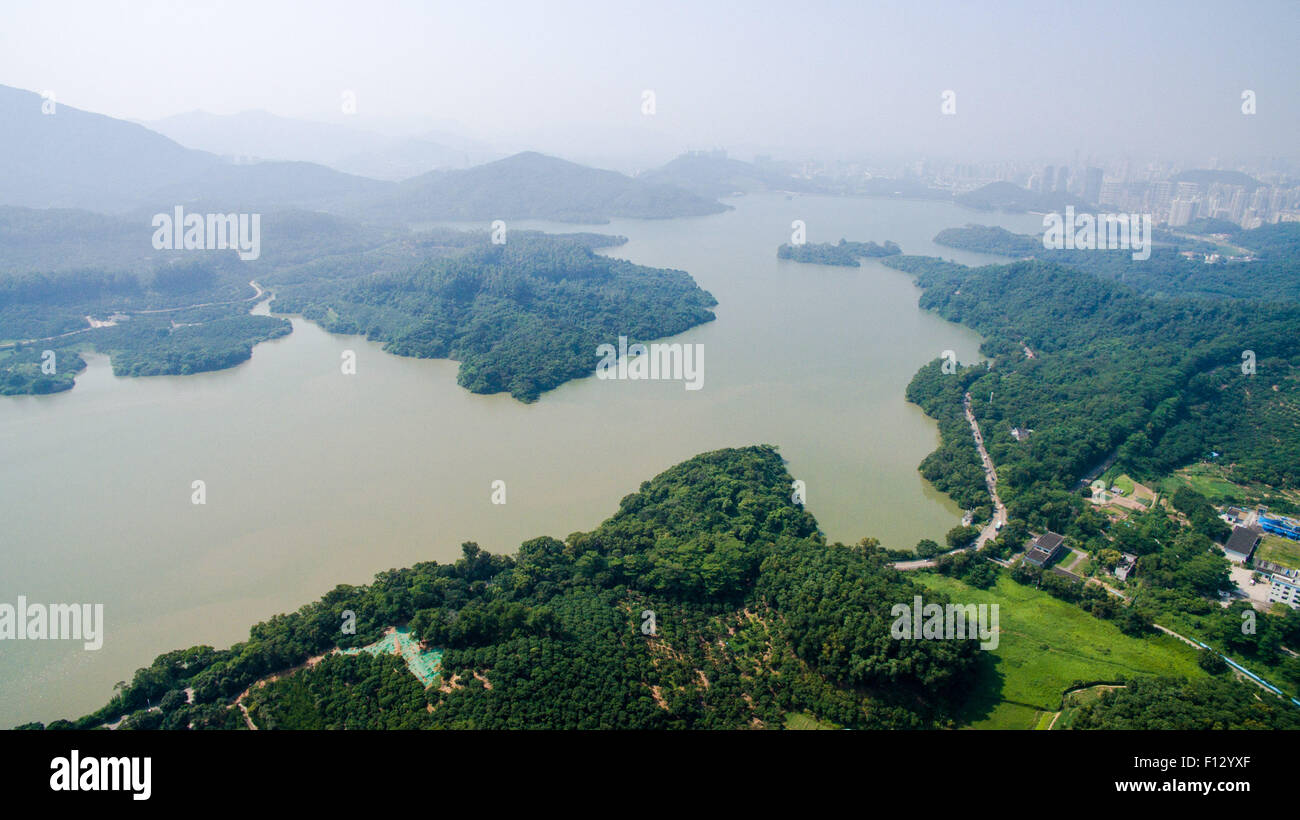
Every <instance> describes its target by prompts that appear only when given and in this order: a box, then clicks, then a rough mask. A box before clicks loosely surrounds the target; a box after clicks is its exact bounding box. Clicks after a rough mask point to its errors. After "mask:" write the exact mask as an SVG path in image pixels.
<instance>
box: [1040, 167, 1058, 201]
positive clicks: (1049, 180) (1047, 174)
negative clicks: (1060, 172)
mask: <svg viewBox="0 0 1300 820" xmlns="http://www.w3.org/2000/svg"><path fill="white" fill-rule="evenodd" d="M1055 187H1056V167H1055V166H1052V165H1049V166H1047V167H1046V168H1044V169H1043V178H1042V180H1040V187H1039V189H1038V192H1039V193H1040V194H1045V193H1050V192H1051V191H1052V189H1054V188H1055Z"/></svg>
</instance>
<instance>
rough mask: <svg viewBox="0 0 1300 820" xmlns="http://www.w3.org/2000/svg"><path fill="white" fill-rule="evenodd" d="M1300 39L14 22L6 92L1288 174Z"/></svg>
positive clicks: (1021, 5)
mask: <svg viewBox="0 0 1300 820" xmlns="http://www.w3.org/2000/svg"><path fill="white" fill-rule="evenodd" d="M1297 35H1300V3H1297V2H1245V3H1240V4H1225V3H1222V2H1214V3H1210V2H1184V3H1155V2H1131V1H1130V2H1089V3H1069V4H1066V3H1042V2H1035V3H1029V2H935V3H924V2H916V1H915V0H914V1H913V2H900V3H873V2H840V3H826V2H812V3H808V2H788V3H774V2H753V3H725V4H724V3H709V2H704V0H695V1H694V2H681V3H678V2H669V1H668V0H656V2H649V3H630V2H609V3H578V2H550V1H549V0H548V2H545V3H515V2H491V3H486V4H479V3H466V2H456V3H440V2H414V1H412V2H400V1H398V0H393V1H392V2H384V1H383V0H370V1H369V2H355V0H349V2H336V1H335V0H317V1H316V2H303V3H297V2H275V1H274V0H261V1H260V2H217V0H193V1H191V2H126V1H125V0H123V1H121V2H90V1H89V0H87V1H85V2H62V1H60V0H6V1H5V3H4V5H3V8H2V9H0V83H3V84H6V85H13V86H18V87H21V88H27V89H31V90H35V91H42V90H45V89H51V90H54V91H55V92H56V94H57V97H58V99H59V100H60V101H61V102H64V103H66V104H69V105H74V106H77V107H80V108H86V109H89V110H92V111H98V112H102V113H106V114H111V115H114V116H120V117H127V118H133V119H154V118H158V117H162V116H166V115H169V114H174V113H179V112H183V111H189V110H194V109H204V110H208V111H213V112H217V113H234V112H237V111H241V110H247V109H253V108H260V109H265V110H268V111H271V112H274V113H277V114H282V115H286V116H295V117H302V118H309V119H326V120H338V119H341V114H340V110H339V109H340V96H341V93H342V91H343V90H345V89H347V90H353V91H355V92H356V94H357V103H358V114H357V116H356V117H355V118H352V120H351V121H352V122H354V123H355V124H357V125H362V126H369V127H372V128H375V129H377V130H393V129H394V128H395V127H396V126H397V125H399V124H408V125H410V126H411V127H416V126H426V127H428V126H437V125H440V124H445V123H446V122H447V121H454V122H457V123H460V124H461V126H462V130H464V131H466V132H469V133H471V134H474V135H478V136H483V137H488V138H491V139H494V140H502V139H506V140H513V141H516V142H528V141H530V140H533V141H538V142H550V143H555V144H561V145H562V144H572V145H574V146H575V147H576V146H580V145H586V144H587V143H604V144H606V145H608V144H609V143H611V142H618V141H619V140H622V139H626V140H627V141H628V145H632V144H634V143H636V142H637V140H638V139H640V136H639V134H642V133H643V134H644V135H645V137H646V139H647V140H652V139H653V140H668V141H671V142H676V143H680V144H681V145H682V146H683V147H688V146H689V147H710V146H714V145H720V146H729V147H732V148H733V149H734V148H736V147H742V148H743V147H746V146H748V147H752V148H754V149H755V150H759V149H770V150H774V151H777V152H780V153H784V154H788V155H797V154H800V153H814V152H821V153H823V154H824V153H828V152H833V153H838V154H842V155H856V154H864V153H866V154H885V155H888V154H896V155H907V154H921V153H925V154H931V155H941V156H953V157H969V158H972V159H983V158H998V157H1008V158H1012V157H1026V158H1027V157H1038V156H1052V155H1055V156H1062V157H1064V156H1072V155H1073V154H1074V152H1075V151H1076V150H1077V151H1079V152H1081V154H1082V155H1084V156H1087V155H1089V154H1099V155H1107V156H1116V155H1123V154H1141V155H1153V154H1154V155H1161V156H1166V157H1168V158H1170V159H1178V158H1184V157H1193V158H1194V157H1208V156H1220V157H1246V156H1279V155H1285V156H1288V157H1290V158H1291V159H1293V160H1294V159H1295V158H1296V155H1297V139H1296V137H1297V134H1300V94H1297V93H1296V92H1297V89H1296V83H1297V79H1296V78H1297V69H1296V60H1295V44H1296V42H1297ZM644 89H653V90H654V91H655V92H656V97H657V99H656V102H657V112H656V114H655V116H654V117H653V118H647V117H644V116H643V115H642V114H641V111H640V103H641V93H642V91H643V90H644ZM945 89H952V90H954V91H955V92H956V94H957V114H956V116H953V117H944V116H942V115H941V114H940V93H941V92H942V91H943V90H945ZM1243 89H1252V90H1254V91H1255V92H1256V94H1257V105H1258V113H1257V114H1256V115H1255V116H1254V117H1247V116H1244V115H1242V114H1241V111H1240V106H1241V102H1240V95H1241V92H1242V90H1243ZM620 135H622V136H620Z"/></svg>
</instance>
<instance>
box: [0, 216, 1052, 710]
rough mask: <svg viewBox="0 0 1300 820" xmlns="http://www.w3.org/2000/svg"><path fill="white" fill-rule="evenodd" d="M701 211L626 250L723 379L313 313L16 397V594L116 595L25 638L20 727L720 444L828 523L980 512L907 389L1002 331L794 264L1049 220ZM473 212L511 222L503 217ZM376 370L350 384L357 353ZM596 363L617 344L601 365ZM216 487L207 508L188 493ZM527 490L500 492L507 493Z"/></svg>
mask: <svg viewBox="0 0 1300 820" xmlns="http://www.w3.org/2000/svg"><path fill="white" fill-rule="evenodd" d="M728 202H729V204H731V205H732V206H734V209H733V210H731V211H728V212H726V213H722V214H716V215H712V216H707V217H701V218H694V219H674V220H615V221H614V222H612V223H611V224H609V225H603V226H598V227H595V228H590V227H578V226H572V225H557V224H552V223H511V224H510V226H509V228H510V230H519V229H524V228H539V229H544V230H548V231H557V232H566V231H576V230H595V231H599V232H606V233H614V234H621V235H623V236H627V237H628V238H629V240H630V241H629V242H628V243H627V244H626V245H623V246H621V247H616V248H611V249H608V250H606V251H604V252H605V253H607V254H609V255H612V256H617V257H620V258H625V259H629V260H631V261H633V262H636V263H639V264H644V265H651V266H655V267H670V268H678V269H681V270H685V271H687V272H689V273H690V274H691V275H692V276H693V277H694V278H695V280H696V281H697V282H698V283H699V284H700V286H701V287H703V288H705V289H706V290H708V291H710V292H711V293H712V294H713V295H714V296H715V297H716V298H717V299H718V302H719V304H718V307H717V308H716V313H717V320H716V321H714V322H710V323H708V324H706V325H702V326H700V327H697V328H694V329H692V330H690V331H688V332H686V333H683V334H681V335H680V336H677V337H674V338H672V339H670V340H662V341H673V342H683V343H692V344H698V345H702V349H703V351H704V371H703V385H702V388H701V389H699V390H686V389H684V386H683V383H682V382H681V381H673V380H663V381H619V380H599V379H596V378H587V379H582V380H579V381H575V382H570V383H568V384H565V385H563V386H562V387H560V388H559V389H557V390H554V391H552V392H550V393H546V394H544V395H543V396H542V398H541V399H540V400H539V401H538V402H536V403H534V404H531V405H526V404H522V403H520V402H518V401H516V400H514V399H512V398H510V397H509V396H508V395H506V394H500V395H495V396H480V395H474V394H471V393H469V392H467V391H465V390H464V389H463V388H461V387H459V386H457V384H456V369H457V364H456V363H455V362H451V361H445V360H443V361H440V360H421V359H407V358H400V357H397V356H392V355H389V354H386V353H384V352H383V351H382V350H381V349H380V345H379V344H377V343H370V342H366V341H365V340H364V339H362V338H359V337H350V336H334V335H330V334H327V333H325V332H324V331H322V330H321V329H320V328H318V327H317V326H315V325H313V324H311V323H310V322H307V321H304V320H302V319H299V318H295V319H294V320H293V325H294V330H293V333H292V334H290V335H289V336H286V337H284V338H281V339H277V340H274V341H271V342H267V343H264V344H261V345H258V346H257V347H256V348H254V351H253V357H252V359H251V361H249V362H246V363H245V364H243V365H240V366H238V367H235V368H232V369H230V370H224V371H220V372H216V373H205V374H200V375H194V376H177V377H154V378H135V379H129V378H121V379H119V378H116V377H114V376H113V375H112V371H111V369H110V367H109V362H108V360H107V359H106V358H105V357H103V356H90V357H88V359H87V361H88V362H89V367H88V369H87V370H86V371H85V372H83V373H82V374H81V375H80V376H79V377H78V378H77V384H76V387H75V388H74V389H73V390H71V391H69V392H66V393H62V394H57V395H52V396H24V397H12V398H4V399H0V562H3V563H2V564H0V566H2V567H3V570H2V571H0V601H4V602H8V603H10V604H13V603H15V602H16V601H17V598H18V596H19V595H23V596H26V598H27V600H28V601H31V602H41V603H44V604H50V603H89V604H103V607H104V621H105V626H104V633H105V634H104V641H103V647H102V648H101V649H99V650H98V651H86V650H83V649H82V645H81V642H80V641H3V642H0V727H9V726H13V725H15V724H17V723H20V722H25V721H30V720H41V721H46V722H48V721H50V720H53V719H56V718H61V717H66V718H75V717H78V716H80V715H82V714H84V713H86V712H88V711H91V710H93V709H95V708H97V707H99V706H101V705H103V704H104V703H105V702H107V700H108V698H109V697H110V695H111V694H112V691H113V685H114V683H116V682H117V681H124V680H129V679H130V678H131V676H132V675H133V674H134V672H135V670H136V669H137V668H139V667H142V666H147V665H148V664H149V663H150V662H151V661H152V660H153V658H154V657H155V656H156V655H158V654H160V653H162V652H165V651H168V650H172V649H178V648H182V647H186V646H190V645H193V644H202V643H206V644H211V645H213V646H219V647H221V646H228V645H229V644H231V643H232V642H235V641H238V640H241V639H243V638H246V637H247V635H248V628H249V627H250V626H251V625H252V624H254V623H256V622H257V621H259V620H264V619H266V618H268V617H270V616H271V615H273V614H276V613H278V612H284V611H289V610H293V609H296V608H297V607H299V606H301V605H302V604H305V603H307V602H309V601H312V600H315V599H316V598H318V597H320V596H321V595H322V594H323V593H325V592H326V591H327V590H329V589H330V588H332V587H333V586H335V585H337V584H340V583H351V584H362V583H366V582H367V581H369V580H370V578H371V577H372V576H373V575H374V573H376V572H378V571H382V570H385V569H389V568H393V567H402V566H408V565H410V564H412V563H415V562H419V561H428V560H437V561H448V560H453V559H455V558H456V557H458V556H459V555H460V544H461V543H462V542H464V541H476V542H478V544H479V545H480V546H482V547H483V548H484V549H486V550H489V551H492V552H513V551H514V550H515V549H516V548H517V547H518V545H519V543H520V542H521V541H524V540H526V539H528V538H532V537H535V536H539V535H550V536H554V537H557V538H564V537H566V536H567V535H569V534H570V533H572V532H576V531H581V530H589V529H592V528H594V527H595V526H597V525H598V524H600V522H601V521H603V520H604V519H605V518H607V517H608V516H609V515H611V514H612V513H613V512H614V511H615V510H616V509H617V506H618V503H619V500H620V499H621V498H623V497H624V496H625V495H627V494H629V493H632V492H634V491H636V490H637V488H638V486H639V485H640V484H641V482H643V481H646V480H648V479H650V478H652V477H654V476H655V475H656V474H658V473H659V472H661V471H663V470H665V469H667V468H668V467H671V466H672V465H674V464H677V463H678V462H680V461H683V460H685V459H687V458H690V457H691V456H693V455H695V454H697V453H700V452H703V451H706V450H713V449H717V448H720V447H732V446H743V445H748V444H754V443H770V444H775V445H777V446H778V447H779V448H780V451H781V453H782V454H783V455H784V457H785V458H786V460H787V462H788V466H789V469H790V472H791V473H792V474H793V475H794V477H795V478H797V479H800V480H802V481H804V482H805V486H806V499H807V506H808V508H809V510H810V511H811V512H812V513H813V514H814V515H815V516H816V517H817V519H818V521H819V522H820V524H821V527H822V529H823V530H824V531H825V533H826V535H827V537H828V538H830V539H831V540H839V541H843V542H845V543H852V542H856V541H857V540H858V539H860V538H862V537H864V536H874V537H876V538H879V539H880V540H881V542H882V543H883V544H884V545H885V546H888V547H898V548H910V547H912V546H914V545H915V544H916V542H917V541H918V540H919V539H921V538H933V539H935V540H940V541H941V540H942V539H943V536H944V533H945V532H947V530H948V529H950V528H951V527H953V526H955V525H957V524H958V523H959V522H960V517H961V510H959V509H958V508H957V507H956V506H955V505H954V504H953V503H952V502H950V501H949V500H948V499H946V498H945V497H944V496H942V495H941V494H940V493H938V492H937V491H935V490H934V489H933V488H932V487H930V486H928V485H927V484H926V483H925V481H924V480H923V479H921V477H920V475H919V474H918V472H917V465H918V464H919V463H920V461H921V460H922V459H923V458H924V457H925V455H926V454H927V453H929V452H930V451H931V450H933V449H934V447H935V446H936V444H937V441H938V433H937V430H936V427H935V425H934V423H933V422H932V421H931V420H929V419H928V418H926V417H925V415H924V414H923V413H922V412H921V411H920V409H919V408H917V407H915V406H913V405H910V404H908V403H907V402H906V401H905V399H904V390H905V388H906V386H907V383H908V381H909V380H910V379H911V377H912V375H913V373H915V371H916V370H917V368H919V367H920V366H921V365H922V364H924V363H925V362H927V361H929V360H931V359H934V358H937V357H939V356H940V355H941V354H942V352H943V351H944V350H947V349H952V350H954V351H956V353H957V356H958V358H959V359H960V360H961V361H963V362H968V361H973V360H975V359H976V358H978V354H977V349H978V345H979V337H978V336H977V335H976V334H974V333H973V332H972V331H970V330H967V329H965V328H962V327H959V326H957V325H953V324H950V323H948V322H946V321H944V320H942V319H940V318H938V317H937V316H934V315H931V314H929V313H926V312H924V311H921V310H920V309H919V308H918V307H917V299H918V297H919V295H920V291H919V290H918V289H917V288H916V286H915V285H914V284H913V282H912V280H911V278H910V277H909V276H908V275H906V274H903V273H900V272H897V271H893V270H891V269H889V268H886V267H884V266H882V265H880V264H878V263H877V262H874V261H870V260H868V261H865V262H864V263H863V265H862V267H861V268H840V267H828V266H820V265H806V264H800V263H797V262H791V261H782V260H778V259H777V257H776V249H777V246H778V245H780V244H781V243H783V242H788V241H789V240H790V235H791V231H792V228H791V222H792V221H794V220H803V221H804V222H805V224H806V225H807V238H808V241H809V242H836V241H838V240H839V239H840V238H841V237H846V238H848V239H850V240H874V241H877V242H883V241H885V240H893V241H896V242H898V243H899V244H900V245H902V247H903V250H904V252H905V253H913V254H927V255H935V256H942V257H944V258H950V259H956V260H957V261H961V262H966V263H979V262H989V261H997V260H995V259H994V258H993V257H987V256H982V255H980V254H974V253H969V252H963V251H956V250H953V249H949V248H941V247H938V246H935V245H933V244H932V243H931V241H930V240H931V238H932V237H933V236H934V235H935V234H936V233H938V232H939V231H940V230H942V229H943V228H948V227H957V226H961V225H963V224H966V223H968V222H979V223H981V224H996V225H1001V226H1003V227H1006V228H1008V229H1010V230H1012V231H1017V232H1025V233H1028V232H1036V231H1038V230H1041V218H1040V217H1035V216H1032V215H1001V214H984V213H977V212H974V211H970V210H966V209H963V208H960V207H958V206H955V205H952V204H950V203H938V202H912V201H895V200H885V199H854V198H836V197H816V196H793V197H787V196H785V195H782V194H764V195H750V196H744V197H736V198H733V199H730V200H728ZM472 227H476V228H486V227H487V226H486V225H475V226H472ZM348 350H352V351H355V353H356V374H355V375H344V374H343V373H342V372H341V370H340V361H341V357H342V355H343V353H344V351H348ZM598 361H599V358H598V357H597V355H596V351H594V350H593V351H592V368H593V371H594V369H595V366H596V364H597V362H598ZM200 480H201V481H203V482H204V483H205V486H206V504H203V505H195V504H193V503H191V494H192V493H193V490H192V485H193V482H195V481H200ZM497 481H501V482H504V485H505V493H506V503H504V504H494V503H492V495H493V483H494V482H497Z"/></svg>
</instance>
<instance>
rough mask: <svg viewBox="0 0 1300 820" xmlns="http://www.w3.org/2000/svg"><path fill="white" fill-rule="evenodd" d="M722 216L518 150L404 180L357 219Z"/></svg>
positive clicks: (681, 193)
mask: <svg viewBox="0 0 1300 820" xmlns="http://www.w3.org/2000/svg"><path fill="white" fill-rule="evenodd" d="M727 209H728V208H727V206H726V205H723V204H721V203H719V202H717V201H714V200H711V199H708V198H706V197H703V196H700V195H698V194H694V193H691V192H690V191H687V190H684V189H682V188H680V187H677V186H674V185H664V184H655V183H653V182H646V181H643V180H641V179H638V178H633V177H629V176H625V175H623V174H620V173H618V172H617V171H606V170H601V169H598V168H588V167H586V166H584V165H578V164H577V163H573V162H569V161H568V160H563V159H559V158H557V157H551V156H546V155H545V154H539V153H537V152H535V151H525V152H523V153H519V154H515V155H514V156H511V157H506V158H505V159H502V160H497V161H496V162H489V163H487V164H484V165H478V166H475V167H473V168H469V169H466V170H463V171H433V172H430V173H428V174H424V175H422V176H419V177H416V178H414V179H409V180H406V181H405V182H402V183H399V184H398V186H397V189H396V191H395V192H393V193H391V194H385V195H384V196H382V197H380V198H377V199H375V200H373V201H371V202H368V203H367V204H366V207H365V212H366V213H367V214H369V215H371V216H372V217H381V218H384V219H386V220H392V221H403V222H408V223H409V222H419V221H440V220H476V221H478V220H491V219H553V220H557V221H561V222H576V223H588V224H601V223H604V222H607V221H609V219H610V218H612V217H632V218H640V219H665V218H671V217H681V216H704V215H707V214H715V213H720V212H722V211H725V210H727Z"/></svg>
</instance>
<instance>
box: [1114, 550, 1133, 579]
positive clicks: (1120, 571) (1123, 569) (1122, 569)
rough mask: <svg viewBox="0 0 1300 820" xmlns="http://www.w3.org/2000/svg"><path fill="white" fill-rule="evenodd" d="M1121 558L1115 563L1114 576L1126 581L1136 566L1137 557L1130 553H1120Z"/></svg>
mask: <svg viewBox="0 0 1300 820" xmlns="http://www.w3.org/2000/svg"><path fill="white" fill-rule="evenodd" d="M1120 555H1122V556H1123V558H1121V559H1120V562H1119V563H1118V564H1116V565H1115V577H1116V578H1118V579H1120V580H1121V581H1127V580H1128V577H1129V576H1130V575H1132V574H1133V568H1134V567H1136V566H1137V560H1138V557H1137V556H1136V555H1133V554H1132V553H1128V552H1123V553H1120Z"/></svg>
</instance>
